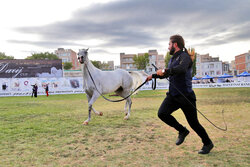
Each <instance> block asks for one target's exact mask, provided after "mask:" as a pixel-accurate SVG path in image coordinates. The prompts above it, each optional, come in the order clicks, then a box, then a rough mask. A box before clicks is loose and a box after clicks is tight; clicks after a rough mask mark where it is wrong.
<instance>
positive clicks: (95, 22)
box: [0, 0, 250, 65]
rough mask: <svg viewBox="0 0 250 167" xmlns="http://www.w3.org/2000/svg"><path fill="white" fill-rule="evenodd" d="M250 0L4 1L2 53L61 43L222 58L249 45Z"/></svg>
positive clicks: (110, 52) (99, 52) (95, 56)
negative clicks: (178, 48) (177, 48)
mask: <svg viewBox="0 0 250 167" xmlns="http://www.w3.org/2000/svg"><path fill="white" fill-rule="evenodd" d="M249 13H250V1H249V0H226V1H222V0H221V1H218V0H177V1H174V0H70V1H69V0H68V1H66V0H22V1H20V0H8V1H1V2H0V21H1V26H0V52H5V54H6V55H8V56H14V57H15V58H17V59H22V58H26V57H27V56H30V55H31V53H34V52H46V51H49V52H54V51H55V50H56V49H57V48H61V47H63V48H65V49H72V50H74V51H76V52H77V51H78V50H79V49H82V48H90V50H89V51H90V52H89V58H90V59H92V60H100V61H108V60H114V61H115V64H116V65H118V64H119V61H120V53H121V52H124V53H142V52H147V51H148V50H149V49H157V50H158V52H159V54H164V55H165V54H166V52H167V51H168V50H167V48H168V42H169V37H170V36H171V35H173V34H180V35H182V36H183V37H184V39H185V42H186V47H187V48H188V47H193V48H195V49H196V52H198V53H200V54H205V53H209V54H210V55H211V56H213V57H217V56H219V57H220V60H223V61H231V60H234V56H236V55H238V54H242V53H246V52H248V50H250V14H249Z"/></svg>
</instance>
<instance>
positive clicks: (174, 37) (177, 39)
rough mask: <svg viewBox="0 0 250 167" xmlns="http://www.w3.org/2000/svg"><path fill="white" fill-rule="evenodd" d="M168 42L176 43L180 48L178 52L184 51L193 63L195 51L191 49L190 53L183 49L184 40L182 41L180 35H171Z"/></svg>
mask: <svg viewBox="0 0 250 167" xmlns="http://www.w3.org/2000/svg"><path fill="white" fill-rule="evenodd" d="M170 40H171V41H172V43H177V45H178V47H179V48H180V50H184V51H185V52H186V53H187V54H188V55H189V56H190V58H191V60H192V61H194V58H195V51H194V49H192V50H191V51H190V50H187V49H186V48H185V41H184V39H183V37H182V36H181V35H179V34H177V35H172V36H171V37H170Z"/></svg>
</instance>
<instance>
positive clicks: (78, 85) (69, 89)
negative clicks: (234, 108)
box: [0, 77, 250, 97]
mask: <svg viewBox="0 0 250 167" xmlns="http://www.w3.org/2000/svg"><path fill="white" fill-rule="evenodd" d="M151 83H152V82H151V81H149V82H147V83H146V84H145V85H144V86H143V87H142V88H141V90H151V89H152V86H151ZM34 84H37V85H38V95H45V90H44V87H45V85H46V84H49V94H79V93H84V91H83V79H82V77H70V78H1V79H0V97H1V96H2V97H3V96H31V93H32V86H31V85H34ZM168 86H169V83H168V81H167V80H166V79H162V80H159V79H158V80H157V87H156V89H168ZM232 87H250V82H232V83H210V84H193V88H232Z"/></svg>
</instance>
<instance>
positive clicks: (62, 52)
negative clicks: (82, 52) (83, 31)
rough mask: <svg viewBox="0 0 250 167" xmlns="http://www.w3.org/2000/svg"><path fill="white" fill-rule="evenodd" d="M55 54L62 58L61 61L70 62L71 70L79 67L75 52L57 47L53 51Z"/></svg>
mask: <svg viewBox="0 0 250 167" xmlns="http://www.w3.org/2000/svg"><path fill="white" fill-rule="evenodd" d="M55 54H56V55H57V56H58V57H59V58H60V59H62V63H63V64H64V63H65V62H71V63H72V66H73V67H72V68H71V70H79V69H81V64H80V63H79V62H78V59H77V55H76V52H74V51H73V50H71V49H64V48H58V49H57V50H56V51H55Z"/></svg>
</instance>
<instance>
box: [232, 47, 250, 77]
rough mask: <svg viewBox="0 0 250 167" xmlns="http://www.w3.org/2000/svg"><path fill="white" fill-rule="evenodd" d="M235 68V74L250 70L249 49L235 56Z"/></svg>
mask: <svg viewBox="0 0 250 167" xmlns="http://www.w3.org/2000/svg"><path fill="white" fill-rule="evenodd" d="M235 68H236V71H237V74H240V73H242V72H244V71H247V72H248V73H249V72H250V50H249V51H248V52H247V53H243V54H240V55H238V56H235Z"/></svg>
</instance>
